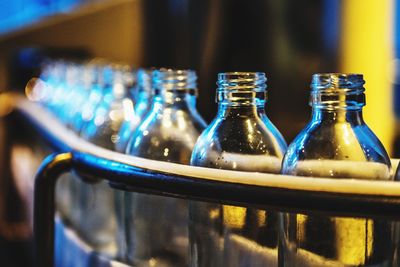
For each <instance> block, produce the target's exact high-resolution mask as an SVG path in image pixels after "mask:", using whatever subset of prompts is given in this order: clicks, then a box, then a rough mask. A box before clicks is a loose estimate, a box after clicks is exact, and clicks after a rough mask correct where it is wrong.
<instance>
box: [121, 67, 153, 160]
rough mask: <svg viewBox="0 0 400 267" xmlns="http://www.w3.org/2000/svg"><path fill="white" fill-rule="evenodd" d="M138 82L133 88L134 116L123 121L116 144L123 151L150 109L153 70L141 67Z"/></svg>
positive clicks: (137, 75)
mask: <svg viewBox="0 0 400 267" xmlns="http://www.w3.org/2000/svg"><path fill="white" fill-rule="evenodd" d="M136 83H137V86H136V88H133V93H132V94H131V95H132V97H133V100H134V101H135V106H134V110H133V118H132V119H131V120H125V121H124V122H123V123H122V126H121V128H120V132H119V140H118V142H117V144H116V146H115V148H116V150H117V151H118V152H121V153H125V151H126V147H127V145H128V142H129V138H130V137H131V136H132V133H133V132H134V130H135V129H136V128H137V127H138V126H139V124H140V122H142V120H143V119H144V117H145V116H146V115H147V112H148V111H149V110H150V105H151V96H152V90H151V70H147V69H139V70H138V71H137V74H136Z"/></svg>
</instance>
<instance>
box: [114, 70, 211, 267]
mask: <svg viewBox="0 0 400 267" xmlns="http://www.w3.org/2000/svg"><path fill="white" fill-rule="evenodd" d="M152 76H153V78H152V79H153V86H154V88H153V90H154V97H153V103H152V106H151V108H150V111H149V113H148V114H147V116H146V118H145V119H144V120H143V122H142V123H141V124H140V126H139V127H138V129H137V130H136V131H135V132H134V134H133V136H132V138H131V141H130V142H129V144H128V147H127V153H128V154H131V155H134V156H140V157H144V158H149V159H156V160H161V161H168V162H175V163H182V164H189V160H190V155H191V153H192V149H193V147H194V144H195V143H196V140H197V138H198V136H199V135H200V133H201V132H202V130H203V129H204V128H205V126H206V124H205V122H204V121H203V119H202V118H201V117H200V115H199V114H198V112H197V110H196V107H195V98H196V79H197V77H196V74H195V72H194V71H190V70H156V71H154V72H153V74H152ZM125 211H126V215H125V216H126V218H125V220H124V219H123V218H121V219H120V220H119V222H120V223H123V222H126V225H125V236H126V237H127V240H126V247H127V253H126V255H125V257H124V258H125V260H126V261H127V262H129V263H130V264H133V265H134V266H175V267H176V266H187V264H188V233H187V223H188V210H187V201H185V200H180V199H175V198H167V197H159V196H154V195H146V194H138V193H126V194H125Z"/></svg>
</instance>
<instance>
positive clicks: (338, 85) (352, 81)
mask: <svg viewBox="0 0 400 267" xmlns="http://www.w3.org/2000/svg"><path fill="white" fill-rule="evenodd" d="M364 84H365V81H364V76H363V75H362V74H359V73H334V72H332V73H315V74H313V75H312V79H311V84H310V87H311V89H312V91H328V90H332V89H333V90H334V89H339V90H344V91H346V90H347V91H349V90H353V89H356V90H361V91H364V90H365V89H364V87H363V86H364Z"/></svg>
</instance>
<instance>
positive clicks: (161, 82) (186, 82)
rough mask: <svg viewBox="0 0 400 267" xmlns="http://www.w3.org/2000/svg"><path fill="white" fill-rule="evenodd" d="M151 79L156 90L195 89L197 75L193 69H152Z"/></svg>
mask: <svg viewBox="0 0 400 267" xmlns="http://www.w3.org/2000/svg"><path fill="white" fill-rule="evenodd" d="M152 81H153V86H154V89H155V90H156V91H159V90H161V91H163V90H171V91H176V90H196V87H197V83H196V81H197V75H196V72H195V71H193V70H174V69H159V70H154V71H153V73H152Z"/></svg>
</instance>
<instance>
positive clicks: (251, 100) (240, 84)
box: [216, 72, 267, 117]
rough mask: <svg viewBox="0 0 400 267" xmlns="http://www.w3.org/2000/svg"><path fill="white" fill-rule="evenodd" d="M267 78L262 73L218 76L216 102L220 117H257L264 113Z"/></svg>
mask: <svg viewBox="0 0 400 267" xmlns="http://www.w3.org/2000/svg"><path fill="white" fill-rule="evenodd" d="M265 82H266V78H265V74H264V73H261V72H231V73H230V72H228V73H220V74H219V75H218V82H217V85H218V89H217V96H216V101H217V102H218V110H219V115H220V116H221V115H223V116H229V115H230V113H232V112H233V113H235V114H233V115H234V116H250V117H256V116H258V115H257V114H258V113H264V105H265V101H266V96H267V93H266V84H265Z"/></svg>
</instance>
